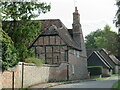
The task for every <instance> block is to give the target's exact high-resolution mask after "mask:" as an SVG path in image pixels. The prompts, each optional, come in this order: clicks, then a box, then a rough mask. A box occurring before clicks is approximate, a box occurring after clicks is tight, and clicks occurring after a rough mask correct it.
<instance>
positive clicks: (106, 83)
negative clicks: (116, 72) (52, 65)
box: [49, 76, 119, 90]
mask: <svg viewBox="0 0 120 90" xmlns="http://www.w3.org/2000/svg"><path fill="white" fill-rule="evenodd" d="M118 79H119V78H118V76H116V77H109V78H107V79H104V80H96V81H95V80H89V81H86V82H80V83H72V84H64V85H59V86H54V87H51V88H56V89H55V90H57V88H58V89H59V88H101V89H102V88H106V89H107V88H109V89H110V88H112V84H113V83H114V82H116V81H117V80H118ZM49 90H50V88H49ZM53 90H54V89H53ZM85 90H86V89H85Z"/></svg>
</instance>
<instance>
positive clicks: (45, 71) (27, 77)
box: [2, 63, 67, 88]
mask: <svg viewBox="0 0 120 90" xmlns="http://www.w3.org/2000/svg"><path fill="white" fill-rule="evenodd" d="M23 68H24V72H23V87H28V86H31V85H35V84H38V83H43V82H48V81H61V80H67V63H61V64H60V65H59V66H57V65H54V66H53V65H52V66H51V65H43V66H39V67H37V66H35V65H34V64H30V63H29V64H28V63H25V65H24V67H23ZM13 71H14V87H15V88H21V86H22V64H21V63H19V65H17V66H16V67H14V68H12V69H10V71H4V72H3V73H2V77H3V78H2V84H3V88H12V82H13V81H12V80H13V78H12V75H13Z"/></svg>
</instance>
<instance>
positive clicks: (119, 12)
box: [114, 0, 120, 59]
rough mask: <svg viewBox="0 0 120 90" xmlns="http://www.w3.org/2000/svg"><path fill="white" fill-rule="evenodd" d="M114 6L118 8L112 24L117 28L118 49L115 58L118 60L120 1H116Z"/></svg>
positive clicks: (119, 52)
mask: <svg viewBox="0 0 120 90" xmlns="http://www.w3.org/2000/svg"><path fill="white" fill-rule="evenodd" d="M116 1H117V2H116V5H117V6H118V10H117V12H116V15H115V20H114V23H115V25H116V27H118V35H117V42H118V44H117V49H118V54H117V57H118V58H119V59H120V1H119V0H116Z"/></svg>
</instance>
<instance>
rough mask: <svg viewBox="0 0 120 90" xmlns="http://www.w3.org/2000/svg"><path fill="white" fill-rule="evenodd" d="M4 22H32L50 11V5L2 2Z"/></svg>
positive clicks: (0, 4)
mask: <svg viewBox="0 0 120 90" xmlns="http://www.w3.org/2000/svg"><path fill="white" fill-rule="evenodd" d="M0 6H1V8H2V17H3V18H2V19H3V20H8V19H9V20H10V19H11V20H14V21H17V20H31V19H32V18H35V17H38V16H39V15H40V14H41V13H46V12H48V11H50V5H47V4H46V3H41V2H38V1H36V2H1V3H0Z"/></svg>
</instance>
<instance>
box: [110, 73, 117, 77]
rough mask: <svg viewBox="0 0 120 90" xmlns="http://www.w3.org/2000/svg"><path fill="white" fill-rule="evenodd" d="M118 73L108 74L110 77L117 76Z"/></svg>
mask: <svg viewBox="0 0 120 90" xmlns="http://www.w3.org/2000/svg"><path fill="white" fill-rule="evenodd" d="M118 75H119V74H112V75H110V77H114V76H118Z"/></svg>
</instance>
